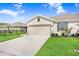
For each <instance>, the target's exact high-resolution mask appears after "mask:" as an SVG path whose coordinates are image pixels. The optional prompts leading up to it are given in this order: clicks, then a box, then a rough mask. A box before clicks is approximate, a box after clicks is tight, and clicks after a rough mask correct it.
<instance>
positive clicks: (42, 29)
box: [27, 25, 50, 36]
mask: <svg viewBox="0 0 79 59" xmlns="http://www.w3.org/2000/svg"><path fill="white" fill-rule="evenodd" d="M27 34H28V35H40V36H50V25H30V26H28V28H27Z"/></svg>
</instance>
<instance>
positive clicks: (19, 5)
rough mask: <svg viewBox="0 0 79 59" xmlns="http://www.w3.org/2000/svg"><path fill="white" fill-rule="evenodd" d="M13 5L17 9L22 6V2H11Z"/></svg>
mask: <svg viewBox="0 0 79 59" xmlns="http://www.w3.org/2000/svg"><path fill="white" fill-rule="evenodd" d="M13 5H14V6H15V7H16V8H17V10H20V9H21V7H22V3H16V4H13Z"/></svg>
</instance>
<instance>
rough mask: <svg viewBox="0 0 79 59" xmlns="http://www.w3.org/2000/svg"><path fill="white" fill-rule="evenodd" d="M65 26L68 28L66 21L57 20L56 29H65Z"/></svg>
mask: <svg viewBox="0 0 79 59" xmlns="http://www.w3.org/2000/svg"><path fill="white" fill-rule="evenodd" d="M66 28H68V23H67V22H65V21H62V22H58V24H57V29H58V31H61V30H65V29H66Z"/></svg>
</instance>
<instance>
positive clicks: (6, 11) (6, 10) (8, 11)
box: [0, 9, 18, 16]
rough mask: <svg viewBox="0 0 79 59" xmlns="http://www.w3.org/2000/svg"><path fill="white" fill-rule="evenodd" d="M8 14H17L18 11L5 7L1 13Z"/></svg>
mask: <svg viewBox="0 0 79 59" xmlns="http://www.w3.org/2000/svg"><path fill="white" fill-rule="evenodd" d="M1 13H2V14H8V15H10V16H16V15H17V14H18V13H17V12H14V11H12V10H8V9H3V10H1V11H0V14H1Z"/></svg>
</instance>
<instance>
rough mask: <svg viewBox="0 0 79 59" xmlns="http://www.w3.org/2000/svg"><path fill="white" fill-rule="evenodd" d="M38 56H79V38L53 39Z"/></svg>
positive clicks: (50, 39)
mask: <svg viewBox="0 0 79 59" xmlns="http://www.w3.org/2000/svg"><path fill="white" fill-rule="evenodd" d="M36 56H79V38H76V37H51V38H49V39H48V41H47V42H46V43H45V44H44V45H43V46H42V47H41V49H40V50H39V51H38V52H37V53H36Z"/></svg>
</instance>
